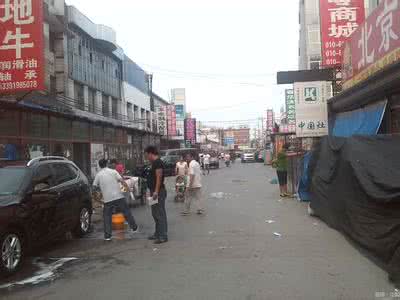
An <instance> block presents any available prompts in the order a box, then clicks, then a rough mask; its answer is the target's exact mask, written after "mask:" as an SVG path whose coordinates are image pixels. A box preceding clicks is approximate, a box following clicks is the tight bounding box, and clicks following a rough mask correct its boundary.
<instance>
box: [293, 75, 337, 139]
mask: <svg viewBox="0 0 400 300" xmlns="http://www.w3.org/2000/svg"><path fill="white" fill-rule="evenodd" d="M294 93H295V101H296V136H297V137H318V136H324V135H328V133H329V132H328V105H327V101H328V99H329V98H331V97H332V84H331V83H330V82H326V81H312V82H296V83H295V84H294Z"/></svg>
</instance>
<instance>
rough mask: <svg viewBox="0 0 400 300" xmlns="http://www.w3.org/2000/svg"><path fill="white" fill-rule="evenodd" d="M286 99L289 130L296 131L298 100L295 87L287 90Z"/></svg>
mask: <svg viewBox="0 0 400 300" xmlns="http://www.w3.org/2000/svg"><path fill="white" fill-rule="evenodd" d="M285 100H286V118H287V124H288V132H296V101H295V98H294V90H293V89H288V90H286V91H285Z"/></svg>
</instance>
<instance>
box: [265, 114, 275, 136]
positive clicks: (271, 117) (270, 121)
mask: <svg viewBox="0 0 400 300" xmlns="http://www.w3.org/2000/svg"><path fill="white" fill-rule="evenodd" d="M274 125H275V124H274V111H273V110H272V109H267V124H266V128H267V135H269V134H271V133H272V132H273V130H274V127H275V126H274Z"/></svg>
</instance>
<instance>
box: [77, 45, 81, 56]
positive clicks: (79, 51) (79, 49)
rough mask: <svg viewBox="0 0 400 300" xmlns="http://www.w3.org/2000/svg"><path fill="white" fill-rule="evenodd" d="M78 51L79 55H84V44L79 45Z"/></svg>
mask: <svg viewBox="0 0 400 300" xmlns="http://www.w3.org/2000/svg"><path fill="white" fill-rule="evenodd" d="M78 53H79V56H82V45H81V44H79V46H78Z"/></svg>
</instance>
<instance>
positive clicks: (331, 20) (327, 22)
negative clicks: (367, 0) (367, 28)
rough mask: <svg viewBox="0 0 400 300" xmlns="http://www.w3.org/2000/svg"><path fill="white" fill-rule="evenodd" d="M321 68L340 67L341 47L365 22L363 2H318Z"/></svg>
mask: <svg viewBox="0 0 400 300" xmlns="http://www.w3.org/2000/svg"><path fill="white" fill-rule="evenodd" d="M319 3H320V17H321V46H322V66H324V67H339V66H341V65H342V57H343V46H344V43H345V42H346V41H347V39H348V38H349V37H350V36H351V35H352V33H353V32H354V31H356V29H357V28H358V27H359V26H360V24H361V23H363V22H364V20H365V8H364V0H320V2H319Z"/></svg>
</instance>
